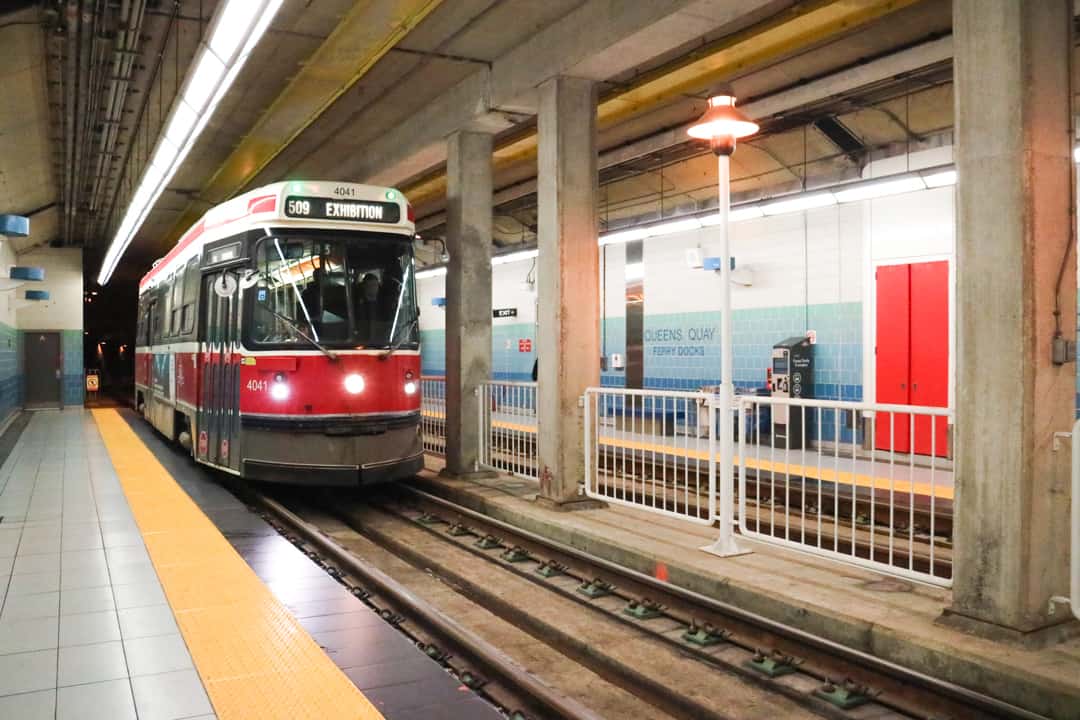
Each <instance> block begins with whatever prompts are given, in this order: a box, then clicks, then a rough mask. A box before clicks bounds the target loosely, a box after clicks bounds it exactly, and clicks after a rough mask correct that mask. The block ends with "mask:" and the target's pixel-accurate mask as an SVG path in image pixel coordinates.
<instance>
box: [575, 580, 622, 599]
mask: <svg viewBox="0 0 1080 720" xmlns="http://www.w3.org/2000/svg"><path fill="white" fill-rule="evenodd" d="M614 589H615V587H614V586H613V585H612V584H611V583H608V582H604V581H603V580H601V579H600V578H596V579H595V580H587V581H586V582H583V583H581V585H579V586H578V589H577V591H578V592H579V593H581V594H582V595H584V596H585V597H588V598H592V599H593V600H595V599H596V598H601V597H604V596H605V595H610V594H611V592H612V591H613V590H614Z"/></svg>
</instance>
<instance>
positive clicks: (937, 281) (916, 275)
mask: <svg viewBox="0 0 1080 720" xmlns="http://www.w3.org/2000/svg"><path fill="white" fill-rule="evenodd" d="M877 401H878V402H879V403H888V404H894V405H921V406H929V407H947V406H948V404H949V263H948V262H947V261H944V260H942V261H938V262H925V263H912V264H910V265H881V266H879V267H878V269H877ZM890 417H891V419H892V421H891V422H890ZM912 432H914V447H912V445H913V443H912ZM874 445H875V447H877V448H878V449H879V450H889V449H890V448H893V449H894V450H895V451H896V452H902V453H907V452H912V451H914V452H915V454H917V455H931V454H933V455H937V456H939V457H945V456H947V455H948V423H947V421H946V419H945V418H944V417H943V416H938V417H933V416H926V415H916V416H915V422H914V423H912V421H911V415H908V414H903V413H896V414H894V415H891V416H890V415H889V414H885V413H879V414H878V416H877V419H876V421H875V428H874Z"/></svg>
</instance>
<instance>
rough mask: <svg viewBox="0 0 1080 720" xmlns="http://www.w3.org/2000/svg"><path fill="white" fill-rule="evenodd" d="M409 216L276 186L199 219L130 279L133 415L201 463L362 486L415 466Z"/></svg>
mask: <svg viewBox="0 0 1080 720" xmlns="http://www.w3.org/2000/svg"><path fill="white" fill-rule="evenodd" d="M413 220H414V218H413V213H412V207H411V206H410V205H409V204H408V202H407V201H406V200H405V198H404V197H402V195H401V193H399V192H398V191H396V190H393V189H390V188H381V187H373V186H369V185H356V184H350V183H335V182H284V183H276V184H273V185H268V186H266V187H262V188H259V189H257V190H252V191H251V192H249V193H246V194H244V195H241V196H239V197H237V198H234V199H233V200H229V201H228V202H226V203H223V204H221V205H219V206H217V207H214V208H213V209H211V210H209V211H208V212H207V213H206V214H205V215H204V216H203V217H202V219H201V220H200V221H199V222H198V223H196V224H195V226H194V227H192V228H191V229H190V230H188V231H187V233H186V234H185V235H184V236H183V237H182V238H181V239H180V241H179V242H178V243H177V245H176V247H174V248H173V249H172V251H171V252H169V254H168V255H166V256H165V257H164V258H163V259H162V260H160V261H158V262H157V263H156V264H155V265H154V267H153V269H152V270H150V272H149V273H147V274H146V276H145V277H143V279H142V281H141V282H140V283H139V319H138V339H137V343H136V359H135V366H136V370H135V394H136V405H137V407H138V408H139V410H140V412H141V413H142V414H143V415H144V416H145V417H146V418H147V419H148V420H149V421H150V422H151V423H152V424H153V425H154V427H155V428H157V429H158V430H159V431H160V432H161V433H163V434H164V435H165V436H166V437H169V438H172V439H174V440H176V441H177V442H179V443H180V444H182V445H183V446H184V447H185V448H188V449H190V450H191V452H192V455H193V456H194V458H195V459H196V460H197V461H199V462H201V463H205V464H206V465H211V466H213V467H215V468H219V469H221V470H224V471H227V472H230V473H234V474H237V475H241V476H243V477H246V478H251V479H255V480H265V481H271V482H287V483H298V484H312V485H338V486H343V485H358V484H366V483H371V482H381V481H387V480H394V479H397V478H402V477H408V476H410V475H412V474H414V473H415V472H417V471H418V470H419V469H420V468H421V467H422V466H423V444H422V441H421V436H420V344H419V329H418V326H417V318H418V308H417V304H416V290H415V282H414V270H413V251H412V240H413V237H414V235H415V225H414V222H413Z"/></svg>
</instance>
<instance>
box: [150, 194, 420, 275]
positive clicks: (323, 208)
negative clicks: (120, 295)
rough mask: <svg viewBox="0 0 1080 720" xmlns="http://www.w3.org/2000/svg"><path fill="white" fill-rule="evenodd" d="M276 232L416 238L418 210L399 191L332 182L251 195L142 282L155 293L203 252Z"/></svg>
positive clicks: (219, 209)
mask: <svg viewBox="0 0 1080 720" xmlns="http://www.w3.org/2000/svg"><path fill="white" fill-rule="evenodd" d="M270 225H273V226H275V227H294V228H322V229H340V230H360V231H364V230H366V231H369V232H370V231H373V232H388V233H397V234H408V235H410V236H411V235H412V234H413V233H415V231H416V225H415V223H414V222H413V215H412V206H410V205H409V202H408V201H407V200H406V199H405V196H404V195H402V194H401V192H399V191H398V190H395V189H393V188H388V187H380V186H377V185H362V184H360V183H345V182H334V181H326V180H290V181H287V182H279V183H272V184H270V185H264V186H263V187H260V188H256V189H254V190H250V191H248V192H246V193H244V194H243V195H238V196H237V197H235V198H233V199H232V200H227V201H226V202H223V203H221V204H220V205H215V206H214V207H212V208H210V209H209V210H207V211H206V213H204V214H203V216H202V217H201V218H199V221H198V222H196V223H195V224H194V225H192V226H191V227H190V228H189V229H188V230H187V232H185V233H184V234H183V235H182V236H181V237H180V240H179V241H177V243H176V245H174V246H173V248H172V250H170V251H169V253H168V254H167V255H166V256H165V257H164V258H162V259H161V260H159V261H158V262H156V263H155V264H154V266H153V267H152V268H151V269H150V271H149V272H148V273H146V275H144V276H143V277H142V279H141V280H140V281H139V292H140V293H142V292H144V291H146V290H149V289H151V288H153V287H154V286H155V285H157V284H158V283H159V282H161V280H162V279H163V278H165V277H168V274H169V273H170V272H172V271H173V270H174V269H176V268H178V267H183V265H184V264H185V263H187V262H188V260H190V259H191V258H192V257H194V256H197V255H199V254H201V252H202V248H203V246H205V245H206V244H207V243H209V242H213V241H215V240H220V239H222V238H226V237H229V236H231V235H238V234H241V233H244V232H247V231H248V230H254V229H258V228H265V227H267V226H270Z"/></svg>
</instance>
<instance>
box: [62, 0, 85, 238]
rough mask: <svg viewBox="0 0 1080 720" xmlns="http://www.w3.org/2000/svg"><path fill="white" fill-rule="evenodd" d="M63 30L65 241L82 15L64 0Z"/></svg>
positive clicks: (72, 1) (68, 233)
mask: <svg viewBox="0 0 1080 720" xmlns="http://www.w3.org/2000/svg"><path fill="white" fill-rule="evenodd" d="M64 16H65V21H64V26H65V31H66V33H67V37H66V42H65V44H66V46H67V47H66V48H65V52H64V72H63V77H64V80H63V83H64V86H63V118H64V164H63V167H62V168H61V170H62V171H63V179H62V181H61V185H62V195H63V198H64V215H63V218H62V219H61V225H62V228H63V233H62V235H63V237H64V240H65V241H68V240H69V239H70V238H71V226H72V210H73V208H74V205H75V199H74V190H73V188H74V185H75V183H74V173H75V102H76V95H77V94H76V92H75V86H76V83H75V80H76V77H77V75H78V70H77V68H78V50H79V25H80V20H81V18H82V14H81V13H80V12H79V4H78V2H77V0H68V3H67V7H65V8H64Z"/></svg>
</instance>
